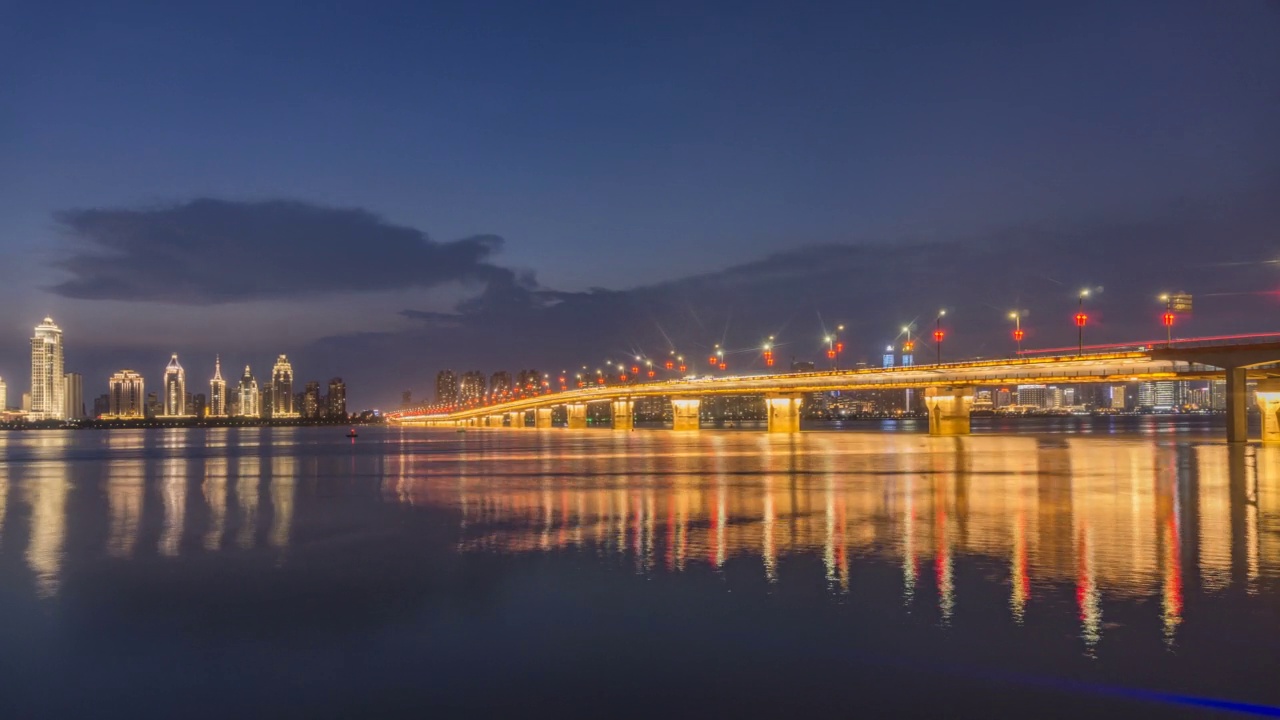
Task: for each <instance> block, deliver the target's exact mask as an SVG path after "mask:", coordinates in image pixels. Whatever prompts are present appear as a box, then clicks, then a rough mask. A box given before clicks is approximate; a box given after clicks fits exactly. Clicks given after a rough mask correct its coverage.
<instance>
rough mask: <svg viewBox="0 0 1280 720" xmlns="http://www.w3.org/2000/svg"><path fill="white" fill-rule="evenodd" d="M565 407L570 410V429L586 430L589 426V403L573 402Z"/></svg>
mask: <svg viewBox="0 0 1280 720" xmlns="http://www.w3.org/2000/svg"><path fill="white" fill-rule="evenodd" d="M564 407H565V409H566V410H568V411H569V429H570V430H585V429H586V427H587V404H586V403H571V404H569V405H565V406H564Z"/></svg>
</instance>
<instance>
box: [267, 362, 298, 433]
mask: <svg viewBox="0 0 1280 720" xmlns="http://www.w3.org/2000/svg"><path fill="white" fill-rule="evenodd" d="M271 417H277V418H281V417H284V418H291V417H298V412H297V410H296V409H295V408H294V406H293V366H292V365H290V364H289V358H287V357H285V356H284V355H281V356H280V357H278V358H276V366H275V367H274V368H272V369H271Z"/></svg>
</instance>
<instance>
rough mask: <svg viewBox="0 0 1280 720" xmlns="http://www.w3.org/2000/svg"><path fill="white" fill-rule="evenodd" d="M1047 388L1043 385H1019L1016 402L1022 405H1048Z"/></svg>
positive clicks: (1044, 406) (1043, 406) (1039, 406)
mask: <svg viewBox="0 0 1280 720" xmlns="http://www.w3.org/2000/svg"><path fill="white" fill-rule="evenodd" d="M1049 397H1050V396H1049V388H1048V387H1046V386H1044V385H1019V386H1018V404H1019V405H1022V406H1024V407H1033V408H1046V407H1049Z"/></svg>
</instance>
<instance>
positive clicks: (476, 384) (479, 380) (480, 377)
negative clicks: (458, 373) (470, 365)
mask: <svg viewBox="0 0 1280 720" xmlns="http://www.w3.org/2000/svg"><path fill="white" fill-rule="evenodd" d="M484 388H485V379H484V373H482V372H480V371H478V370H472V371H471V372H466V373H463V374H462V381H461V382H459V383H458V400H459V401H460V402H464V403H465V402H479V401H481V400H483V399H484Z"/></svg>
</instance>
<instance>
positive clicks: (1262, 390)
mask: <svg viewBox="0 0 1280 720" xmlns="http://www.w3.org/2000/svg"><path fill="white" fill-rule="evenodd" d="M1258 408H1259V409H1260V410H1262V442H1264V443H1280V380H1259V381H1258Z"/></svg>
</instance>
